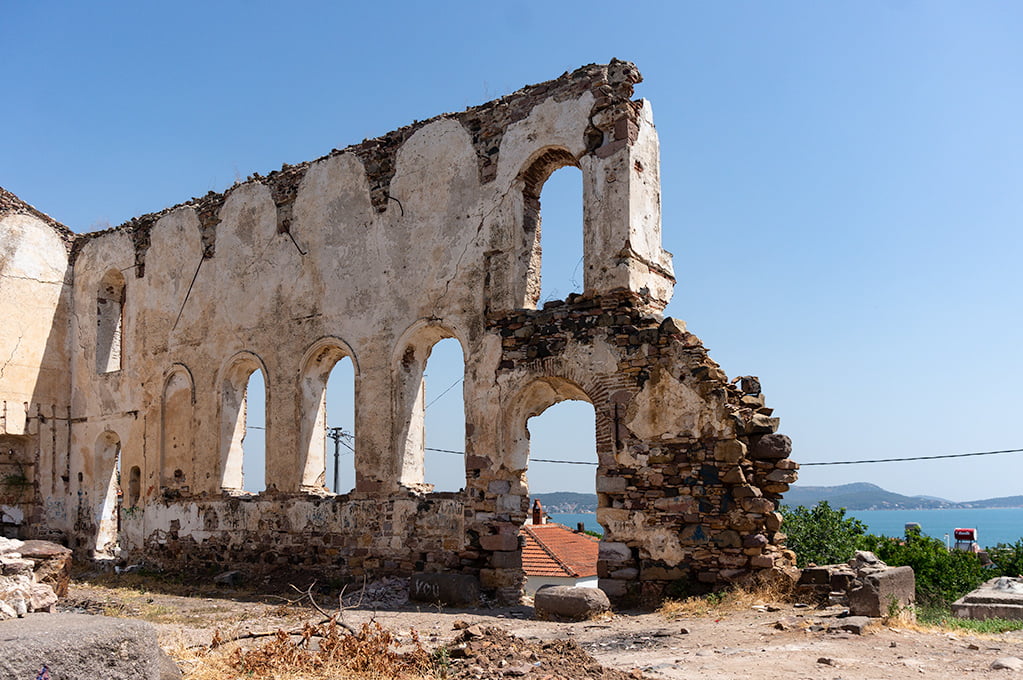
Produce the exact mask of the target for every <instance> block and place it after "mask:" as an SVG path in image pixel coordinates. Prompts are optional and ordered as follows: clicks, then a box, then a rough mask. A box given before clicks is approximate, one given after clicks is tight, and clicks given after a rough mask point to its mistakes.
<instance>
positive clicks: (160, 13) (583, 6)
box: [0, 0, 1023, 500]
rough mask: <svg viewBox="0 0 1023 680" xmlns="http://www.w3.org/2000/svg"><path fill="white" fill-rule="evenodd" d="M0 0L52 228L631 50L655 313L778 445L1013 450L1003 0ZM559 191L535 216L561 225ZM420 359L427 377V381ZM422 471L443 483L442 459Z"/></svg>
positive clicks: (1017, 142) (575, 449)
mask: <svg viewBox="0 0 1023 680" xmlns="http://www.w3.org/2000/svg"><path fill="white" fill-rule="evenodd" d="M2 9H3V12H2V17H3V18H2V20H0V45H2V53H3V60H4V63H5V68H4V104H3V105H2V107H0V124H2V126H3V130H4V132H5V134H4V143H3V152H2V153H0V185H3V186H4V187H6V188H8V189H10V190H11V191H13V192H15V193H16V194H18V195H19V196H21V197H22V198H23V199H25V200H26V201H28V202H30V203H32V204H34V205H36V206H37V207H38V208H40V209H41V210H43V211H45V212H47V213H49V214H51V215H52V216H53V217H55V218H56V219H58V220H60V221H62V222H64V223H65V224H67V225H68V226H70V227H71V228H73V229H75V230H76V231H88V230H91V229H96V228H101V227H105V226H107V224H111V225H113V224H119V223H121V222H123V221H125V220H127V219H129V218H130V217H132V216H134V215H137V214H141V213H144V212H151V211H155V210H160V209H162V208H164V207H166V206H169V205H172V204H175V203H179V202H181V201H185V200H187V199H189V198H190V197H192V196H199V195H202V194H204V193H206V192H207V191H209V190H211V189H212V190H218V191H219V190H223V189H226V188H227V187H228V186H230V185H231V184H232V183H233V182H234V181H235V179H237V178H244V177H246V176H248V175H249V174H251V173H253V172H260V173H266V172H268V171H270V170H272V169H274V168H277V167H280V165H281V163H283V162H289V163H295V162H301V161H304V160H309V159H312V158H315V157H318V156H320V155H322V154H324V153H326V152H328V151H330V149H332V148H335V147H337V148H341V147H344V146H347V145H349V144H352V143H356V142H359V141H361V140H362V139H363V138H366V137H373V136H377V135H380V134H383V133H384V132H387V131H389V130H391V129H393V128H396V127H399V126H401V125H403V124H406V123H409V122H411V121H412V120H415V119H423V118H428V117H431V116H433V115H436V114H439V113H442V112H446V111H453V110H460V109H462V108H464V107H466V106H469V105H473V104H478V103H482V102H484V101H487V100H489V99H492V98H495V97H498V96H501V95H504V94H507V93H509V92H511V91H514V90H515V89H517V88H518V87H520V86H522V85H524V84H527V83H534V82H539V81H542V80H546V79H549V78H553V77H556V76H558V75H560V74H561V73H562V72H564V71H566V70H571V69H574V68H576V67H578V66H580V65H582V64H586V63H590V62H606V61H607V60H609V59H610V58H612V57H619V58H623V59H629V60H632V61H635V62H636V64H637V65H638V66H639V68H640V70H641V71H642V72H643V74H644V76H645V79H646V80H645V82H644V83H642V84H640V85H639V86H638V88H637V96H641V97H645V98H647V99H649V100H651V102H652V104H653V110H654V116H655V121H656V123H657V126H658V131H659V134H660V139H661V162H662V168H661V170H662V190H663V206H664V246H665V248H666V249H668V250H669V251H672V252H673V253H674V254H675V269H676V274H677V276H678V280H679V283H678V286H677V288H676V293H675V299H674V301H673V302H672V304H671V306H670V307H669V310H668V311H669V313H670V314H672V315H673V316H676V317H679V318H681V319H684V320H685V321H686V322H687V323H688V325H689V328H690V330H691V331H693V332H694V333H696V334H697V335H699V336H700V337H701V338H702V339H703V340H704V342H705V343H706V345H707V346H708V347H709V348H710V350H711V353H712V356H713V357H714V358H715V359H716V360H717V361H718V362H719V363H721V364H722V366H723V368H724V369H725V371H726V372H727V373H728V374H729V375H730V376H732V375H743V374H756V375H759V376H760V378H761V380H762V382H763V385H764V389H765V393H766V394H767V398H768V403H769V405H771V406H773V407H774V408H775V409H776V414H777V415H779V416H781V418H782V430H783V431H784V432H786V433H787V434H789V435H791V436H792V438H793V440H794V442H795V452H794V457H795V458H796V459H797V460H799V461H803V462H807V461H829V460H835V461H839V460H855V459H860V458H876V457H896V456H911V455H932V454H944V453H956V452H967V451H984V450H992V449H1006V448H1023V433H1020V431H1019V430H1020V424H1021V422H1023V418H1021V417H1020V413H1019V411H1020V406H1019V399H1018V395H1019V392H1020V386H1021V385H1023V370H1021V361H1020V358H1019V355H1018V353H1019V351H1020V348H1021V347H1023V320H1021V316H1023V315H1021V312H1023V305H1021V291H1023V274H1021V272H1020V266H1019V260H1020V256H1021V254H1023V201H1021V198H1023V196H1021V193H1023V125H1021V121H1023V87H1021V85H1023V41H1021V40H1020V39H1019V36H1020V35H1023V5H1020V4H1018V3H1005V2H1000V3H996V2H983V1H980V2H972V3H962V2H938V1H934V2H923V1H919V2H918V1H914V0H891V1H888V2H879V1H877V2H856V3H851V2H850V3H810V2H798V3H797V2H770V3H768V2H721V3H696V2H673V3H642V2H639V3H631V4H628V5H626V4H624V3H606V4H604V3H600V2H586V3H576V2H560V3H534V2H521V3H514V4H513V3H464V4H462V3H443V2H431V3H416V4H412V3H409V4H400V3H387V2H377V3H358V4H351V5H348V4H344V3H313V2H294V3H290V4H289V5H287V6H285V5H283V4H280V3H271V2H258V1H257V2H218V3H202V4H200V3H193V2H186V1H180V2H175V3H161V4H156V3H116V2H110V3H70V2H68V3H60V2H51V3H28V2H16V1H14V0H4V2H3V4H2ZM562 172H565V171H562ZM560 174H561V173H559V175H560ZM556 177H557V178H558V179H557V181H558V182H563V183H564V184H565V185H566V186H568V189H566V190H565V195H567V196H569V197H571V195H572V189H571V185H572V182H573V180H572V179H571V178H570V177H568V178H565V179H564V180H562V179H561V178H560V177H559V176H558V175H556ZM555 189H556V188H555V187H548V190H550V191H551V192H552V196H548V190H545V193H544V196H543V199H544V201H545V202H544V226H545V228H546V229H547V230H548V231H555V229H554V228H552V226H551V225H553V224H564V225H572V224H574V223H575V221H576V220H577V219H578V218H577V217H573V213H572V206H571V205H570V204H571V203H572V200H571V198H568V199H564V202H565V203H566V205H565V206H564V208H563V212H559V211H560V210H562V208H559V207H558V204H559V202H562V199H560V198H558V196H559V195H560V194H559V193H557V191H555ZM558 191H560V189H559V190H558ZM576 200H577V199H576ZM574 229H575V227H568V228H566V229H563V230H560V231H559V234H560V235H561V236H563V237H565V238H566V239H567V240H568V241H569V243H568V245H566V246H565V247H564V253H563V254H560V253H561V251H560V250H559V249H561V248H562V246H561V245H560V244H555V245H551V246H549V248H548V253H549V256H548V262H545V265H550V264H554V265H555V268H556V269H557V270H559V271H560V272H562V274H563V275H564V272H566V271H571V270H572V269H573V268H574V258H575V257H576V256H573V255H572V254H571V253H572V252H573V251H572V248H571V237H573V236H574V235H575V234H576V232H575V231H574ZM555 236H556V237H557V235H555ZM545 246H546V244H545ZM553 251H558V252H559V254H558V255H556V256H555V255H550V253H551V252H553ZM557 258H561V259H560V260H559V259H557ZM551 260H554V262H551ZM545 274H546V266H545ZM567 278H568V279H571V275H570V274H569V275H568V277H567ZM568 285H570V281H568V282H566V283H565V284H564V286H568ZM439 352H440V350H439V349H438V353H439ZM436 359H437V364H438V365H437V366H429V367H428V374H430V373H431V372H432V375H429V377H428V389H430V390H431V393H439V391H440V390H441V389H443V387H446V386H447V385H448V384H450V381H448V380H447V375H449V374H450V373H449V372H448V373H446V372H445V371H444V370H441V367H440V366H439V364H440V363H442V361H441V359H442V357H440V355H439V354H438V357H436ZM453 363H457V361H454V362H453ZM456 372H457V371H456ZM434 390H435V391H434ZM452 395H453V396H454V401H455V402H456V403H455V405H454V406H447V405H446V403H447V400H448V399H449V398H450V397H451V396H452ZM457 397H458V390H457V389H456V390H453V391H452V392H451V393H449V394H448V395H445V398H444V399H442V400H439V401H438V402H437V404H435V406H434V407H431V409H433V408H436V409H439V410H444V409H449V410H450V411H451V412H453V413H454V414H455V415H454V416H452V417H451V418H450V420H449V422H448V423H447V424H445V423H443V422H439V423H436V424H433V425H431V423H428V426H430V429H429V435H428V436H429V437H430V442H429V444H430V445H431V446H435V447H438V448H460V446H459V444H460V441H459V438H460V437H461V435H460V434H459V433H458V431H457V426H454V425H451V424H450V421H454V422H457V421H458V420H459V416H458V415H457V412H458V410H459V406H460V404H459V403H458V399H457ZM429 398H430V397H429V396H428V399H429ZM341 401H342V398H338V399H335V402H337V403H340V402H341ZM563 408H567V409H573V408H574V411H572V412H571V413H569V411H565V412H564V414H563V413H562V410H560V409H559V411H557V412H556V413H557V418H556V419H555V420H556V424H554V425H552V426H550V427H549V428H548V429H549V430H550V431H549V432H542V431H541V430H543V428H544V427H545V426H546V425H545V424H546V421H547V419H548V418H550V417H551V416H552V413H553V412H549V413H548V414H545V416H544V417H543V419H544V422H543V423H533V426H531V430H532V432H533V442H534V455H535V456H537V457H566V456H578V457H580V458H586V456H592V455H593V454H592V451H586V450H581V449H585V448H586V446H585V445H584V442H585V437H582V436H581V435H579V432H582V431H584V430H586V428H587V427H592V425H591V424H589V425H588V424H586V418H587V417H589V419H590V423H592V413H590V414H589V415H588V416H587V413H586V409H587V408H588V407H585V406H584V405H583V406H580V405H576V406H574V407H573V406H571V405H570V406H568V407H563ZM430 417H431V418H438V419H439V418H440V416H436V417H435V416H433V415H432V414H430ZM338 418H341V416H338ZM566 433H567V434H566ZM580 442H583V444H580ZM451 458H456V457H451ZM428 463H430V460H429V459H428ZM458 464H459V463H457V462H456V463H455V466H456V468H457V465H458ZM430 467H431V466H430V465H428V470H429V469H430ZM552 467H553V466H548V468H552ZM531 473H532V474H531V485H532V487H533V489H534V490H535V491H546V490H553V489H556V488H571V489H575V490H592V484H593V482H592V475H591V474H590V473H589V471H588V470H581V469H576V467H575V466H573V467H572V468H567V466H566V467H565V468H561V469H560V470H550V471H549V472H545V471H544V470H543V469H542V466H541V465H540V464H537V465H536V466H534V468H533V469H532V470H531ZM434 474H438V475H440V477H441V478H442V479H438V480H437V481H438V482H439V483H441V485H442V486H450V485H452V484H457V475H455V477H456V478H454V479H453V478H452V477H451V475H452V473H451V472H450V471H448V470H447V469H446V468H443V467H442V464H441V463H437V464H436V466H434ZM1020 480H1023V454H1009V455H1004V456H992V457H986V458H969V459H964V460H960V461H935V462H929V463H900V464H888V465H870V466H832V467H816V468H806V469H804V470H803V472H802V476H801V481H802V483H804V484H837V483H843V482H847V481H872V482H876V483H879V484H881V485H883V486H885V487H887V488H890V489H892V490H895V491H899V492H902V493H922V494H930V495H937V496H945V497H948V498H952V499H955V500H968V499H973V498H979V497H986V496H999V495H1014V494H1020V493H1023V483H1021V481H1020ZM342 486H343V485H342Z"/></svg>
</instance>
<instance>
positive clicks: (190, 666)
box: [171, 620, 435, 680]
mask: <svg viewBox="0 0 1023 680" xmlns="http://www.w3.org/2000/svg"><path fill="white" fill-rule="evenodd" d="M171 654H172V656H174V657H175V660H176V661H177V662H178V664H179V666H181V668H182V669H183V670H184V675H185V678H186V680H232V679H235V678H249V679H252V680H284V679H285V678H286V679H288V680H328V679H331V678H341V677H343V678H346V679H347V678H351V679H352V680H379V679H381V678H395V679H396V680H421V679H425V678H433V677H435V676H434V675H433V672H432V671H433V662H432V657H431V655H430V653H429V652H427V651H426V649H425V648H424V647H423V645H422V643H421V642H420V640H419V637H418V635H417V634H416V632H415V631H414V630H413V631H410V633H409V639H408V640H406V641H402V640H400V639H399V638H398V637H397V636H395V635H394V634H393V633H392V632H391V631H389V630H386V629H385V628H383V627H382V626H380V625H379V624H377V623H373V624H363V626H362V627H361V629H359V630H358V631H357V632H356V633H355V634H351V633H349V632H348V631H347V630H345V629H344V628H342V627H341V626H339V625H337V623H336V622H335V621H333V620H332V621H330V622H328V623H326V624H322V625H313V624H311V623H307V624H305V626H304V627H303V629H302V632H301V634H300V635H291V634H289V633H287V632H285V631H283V630H281V631H278V632H277V633H276V634H275V635H274V636H272V637H270V638H267V639H265V640H263V641H262V642H260V643H259V644H256V645H253V646H246V645H245V644H244V643H240V642H230V643H221V642H220V639H219V632H218V633H217V634H215V635H214V638H213V641H212V643H211V645H210V646H209V647H205V648H202V649H199V650H195V649H191V650H190V649H187V648H185V647H179V648H178V649H174V650H171Z"/></svg>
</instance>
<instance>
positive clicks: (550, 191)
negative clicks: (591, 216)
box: [539, 167, 583, 307]
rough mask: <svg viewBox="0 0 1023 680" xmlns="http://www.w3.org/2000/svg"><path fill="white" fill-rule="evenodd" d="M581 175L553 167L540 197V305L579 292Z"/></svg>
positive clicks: (580, 274)
mask: <svg viewBox="0 0 1023 680" xmlns="http://www.w3.org/2000/svg"><path fill="white" fill-rule="evenodd" d="M582 195H583V177H582V173H581V172H580V171H579V169H578V168H574V167H563V168H561V169H559V170H555V171H554V173H553V174H552V175H551V176H550V178H548V180H547V181H546V182H545V183H544V185H543V193H542V195H541V197H540V202H541V206H542V207H543V213H542V215H543V217H542V220H543V223H542V225H541V228H540V241H541V246H540V251H541V259H540V305H539V306H540V307H543V303H545V302H549V301H551V300H564V299H566V298H567V297H568V296H569V295H570V294H571V293H582V292H583V201H582Z"/></svg>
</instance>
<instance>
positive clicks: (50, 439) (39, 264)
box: [0, 188, 72, 536]
mask: <svg viewBox="0 0 1023 680" xmlns="http://www.w3.org/2000/svg"><path fill="white" fill-rule="evenodd" d="M71 239H72V235H71V233H70V232H69V231H67V229H64V228H63V227H61V226H60V225H58V224H57V223H55V222H54V221H53V220H52V219H50V218H49V217H48V216H46V215H44V214H43V213H40V212H39V211H37V210H35V209H34V208H32V207H31V206H29V205H27V204H25V203H23V202H22V201H20V200H19V199H18V198H17V197H15V196H14V195H13V194H11V193H10V192H8V191H5V190H4V189H2V188H0V328H2V331H0V532H2V533H3V534H5V535H14V534H17V533H19V532H21V531H23V530H24V528H25V527H26V526H28V525H30V524H31V525H34V526H36V527H38V532H39V533H40V534H41V535H44V536H45V535H47V534H50V533H55V534H61V533H63V532H64V531H65V530H66V529H67V526H66V521H65V520H66V517H67V505H66V503H67V500H68V499H67V496H68V489H69V486H68V479H69V478H68V474H69V472H68V465H69V460H68V439H69V436H70V417H71V413H70V403H69V401H70V387H71V386H70V381H69V379H68V374H69V371H68V368H69V363H70V348H69V346H68V334H67V329H68V323H69V314H70V312H69V302H70V297H71V285H70V284H71V277H70V272H69V270H68V246H69V244H70V241H71ZM44 518H45V521H44Z"/></svg>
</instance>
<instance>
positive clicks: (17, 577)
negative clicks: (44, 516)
mask: <svg viewBox="0 0 1023 680" xmlns="http://www.w3.org/2000/svg"><path fill="white" fill-rule="evenodd" d="M70 577H71V551H70V550H69V549H68V548H65V547H63V546H61V545H57V544H56V543H50V542H49V541H19V540H17V539H11V538H2V537H0V621H3V620H5V619H13V618H22V617H24V616H25V615H26V614H28V613H30V612H52V611H54V607H55V606H56V604H57V598H58V596H59V595H66V594H67V588H68V580H69V579H70Z"/></svg>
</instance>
